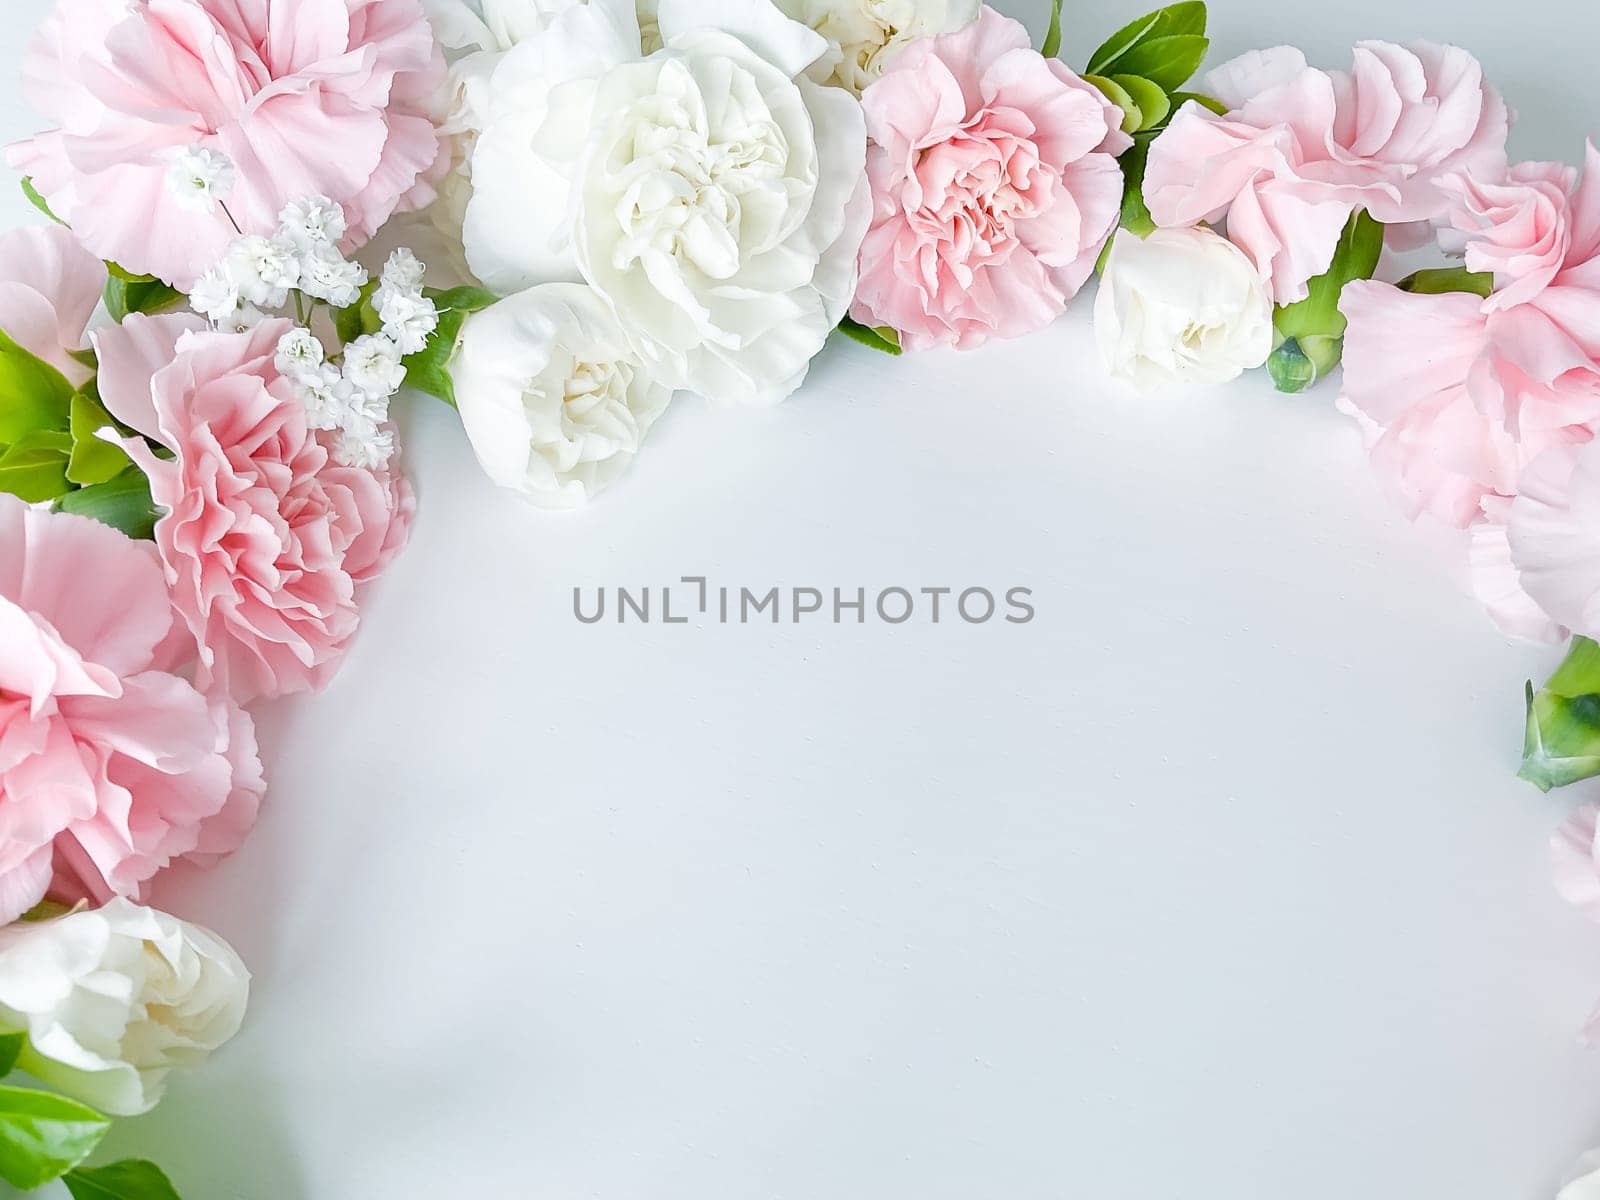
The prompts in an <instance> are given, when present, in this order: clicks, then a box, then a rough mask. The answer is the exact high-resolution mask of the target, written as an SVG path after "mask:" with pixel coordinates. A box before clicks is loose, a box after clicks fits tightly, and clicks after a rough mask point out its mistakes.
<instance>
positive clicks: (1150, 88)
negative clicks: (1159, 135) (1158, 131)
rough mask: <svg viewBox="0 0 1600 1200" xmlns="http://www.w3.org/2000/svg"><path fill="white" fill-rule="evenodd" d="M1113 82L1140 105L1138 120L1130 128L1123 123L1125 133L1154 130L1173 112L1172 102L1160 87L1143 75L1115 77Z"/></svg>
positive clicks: (1125, 122) (1126, 123)
mask: <svg viewBox="0 0 1600 1200" xmlns="http://www.w3.org/2000/svg"><path fill="white" fill-rule="evenodd" d="M1111 79H1112V82H1113V83H1115V84H1116V85H1117V86H1118V87H1120V88H1121V89H1122V90H1123V91H1125V92H1127V93H1128V95H1129V96H1131V97H1133V102H1134V103H1135V104H1136V105H1138V108H1139V115H1138V120H1137V121H1135V122H1134V124H1133V126H1132V127H1131V128H1130V127H1129V125H1128V122H1127V121H1126V120H1124V121H1123V123H1122V130H1123V132H1124V133H1138V132H1139V131H1140V130H1144V129H1154V128H1155V127H1156V126H1157V125H1160V124H1161V122H1163V121H1165V120H1166V119H1167V117H1168V116H1169V115H1170V114H1171V112H1172V101H1171V100H1169V99H1168V98H1167V94H1166V93H1165V92H1164V91H1162V90H1161V89H1160V88H1159V87H1158V86H1156V85H1155V84H1153V83H1151V82H1150V81H1149V80H1148V79H1146V78H1145V77H1144V76H1142V75H1113V76H1112V77H1111Z"/></svg>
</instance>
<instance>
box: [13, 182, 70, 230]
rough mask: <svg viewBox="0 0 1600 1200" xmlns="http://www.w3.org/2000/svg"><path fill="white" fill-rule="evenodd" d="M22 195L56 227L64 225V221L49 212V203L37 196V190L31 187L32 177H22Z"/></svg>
mask: <svg viewBox="0 0 1600 1200" xmlns="http://www.w3.org/2000/svg"><path fill="white" fill-rule="evenodd" d="M22 194H23V195H24V196H26V197H27V198H28V203H29V204H31V205H33V206H34V207H35V208H37V209H38V210H39V211H40V212H42V213H43V214H44V215H45V216H47V217H49V218H50V219H51V220H52V221H54V222H55V223H56V224H57V225H65V224H66V222H65V221H63V220H62V219H61V218H60V217H58V216H56V215H55V213H53V212H51V211H50V202H49V201H47V200H46V199H45V198H44V197H43V196H41V195H40V194H39V189H38V188H36V187H34V186H33V177H32V176H31V175H24V176H23V177H22Z"/></svg>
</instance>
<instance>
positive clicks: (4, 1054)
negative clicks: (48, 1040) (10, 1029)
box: [0, 1032, 28, 1079]
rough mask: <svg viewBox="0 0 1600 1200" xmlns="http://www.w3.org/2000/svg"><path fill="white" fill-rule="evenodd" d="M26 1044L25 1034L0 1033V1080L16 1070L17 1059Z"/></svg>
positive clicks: (26, 1036) (26, 1037)
mask: <svg viewBox="0 0 1600 1200" xmlns="http://www.w3.org/2000/svg"><path fill="white" fill-rule="evenodd" d="M27 1044H28V1035H27V1034H25V1033H20V1032H19V1033H0V1079H3V1078H5V1077H6V1076H7V1075H9V1074H11V1072H12V1071H14V1070H15V1069H16V1066H17V1059H18V1057H19V1056H20V1055H21V1054H22V1050H23V1047H24V1046H26V1045H27Z"/></svg>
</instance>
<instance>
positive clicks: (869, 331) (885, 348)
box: [839, 317, 901, 356]
mask: <svg viewBox="0 0 1600 1200" xmlns="http://www.w3.org/2000/svg"><path fill="white" fill-rule="evenodd" d="M839 332H840V333H842V334H844V336H845V337H847V338H849V339H850V340H851V341H852V342H856V343H858V344H859V345H862V346H865V347H866V348H867V349H868V350H876V351H878V353H880V354H888V355H893V356H898V355H899V354H900V353H901V346H900V331H899V330H897V329H891V328H890V327H889V326H887V325H863V324H862V323H861V322H860V321H857V320H855V319H854V318H853V317H846V318H845V319H844V320H842V321H840V322H839Z"/></svg>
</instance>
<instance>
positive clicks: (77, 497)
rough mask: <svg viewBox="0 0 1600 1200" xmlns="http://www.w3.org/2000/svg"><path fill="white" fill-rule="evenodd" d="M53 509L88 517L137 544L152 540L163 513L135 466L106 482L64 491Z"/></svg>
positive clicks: (148, 484)
mask: <svg viewBox="0 0 1600 1200" xmlns="http://www.w3.org/2000/svg"><path fill="white" fill-rule="evenodd" d="M55 510H56V511H57V512H64V513H75V514H76V515H78V516H80V517H89V518H90V519H91V520H95V521H99V522H100V524H102V525H109V526H111V528H113V529H117V530H121V531H122V532H123V533H125V534H127V535H128V536H129V537H131V538H133V539H134V540H135V541H140V542H147V541H150V540H151V539H152V538H154V537H155V535H156V522H157V521H159V520H160V519H161V516H162V511H163V510H162V509H161V508H159V507H157V505H156V503H155V501H154V500H152V499H151V498H150V480H149V479H148V478H146V477H145V473H144V472H143V471H141V470H140V469H139V468H138V467H129V468H128V469H127V470H125V471H123V472H122V474H120V475H118V476H117V477H116V478H115V479H108V480H107V481H106V482H105V483H96V484H93V485H91V486H90V487H84V488H78V489H77V490H76V491H71V492H67V493H66V494H65V495H63V496H60V497H59V498H57V500H56V502H55Z"/></svg>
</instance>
